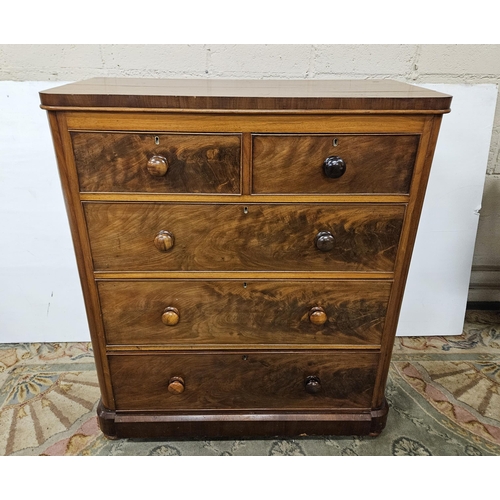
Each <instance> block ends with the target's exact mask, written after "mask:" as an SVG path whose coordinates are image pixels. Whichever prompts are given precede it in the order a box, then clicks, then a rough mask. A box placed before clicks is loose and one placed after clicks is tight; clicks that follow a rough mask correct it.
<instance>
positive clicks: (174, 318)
mask: <svg viewBox="0 0 500 500" xmlns="http://www.w3.org/2000/svg"><path fill="white" fill-rule="evenodd" d="M180 318H181V317H180V314H179V311H178V310H177V309H176V308H175V307H166V308H165V309H164V310H163V314H162V315H161V321H162V323H163V324H164V325H167V326H174V325H176V324H177V323H179V320H180Z"/></svg>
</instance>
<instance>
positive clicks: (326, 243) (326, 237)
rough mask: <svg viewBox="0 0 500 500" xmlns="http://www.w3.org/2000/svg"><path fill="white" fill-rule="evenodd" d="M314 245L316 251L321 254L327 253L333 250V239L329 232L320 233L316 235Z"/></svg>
mask: <svg viewBox="0 0 500 500" xmlns="http://www.w3.org/2000/svg"><path fill="white" fill-rule="evenodd" d="M314 243H315V245H316V248H317V249H318V250H321V251H322V252H329V251H330V250H332V249H333V245H334V243H335V238H334V237H333V234H332V233H330V231H320V232H319V233H318V234H317V235H316V238H314Z"/></svg>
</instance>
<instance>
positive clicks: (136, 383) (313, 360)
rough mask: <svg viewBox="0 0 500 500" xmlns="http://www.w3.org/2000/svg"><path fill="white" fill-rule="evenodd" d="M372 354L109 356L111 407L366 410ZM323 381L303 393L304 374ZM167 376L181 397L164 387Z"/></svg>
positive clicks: (370, 390)
mask: <svg viewBox="0 0 500 500" xmlns="http://www.w3.org/2000/svg"><path fill="white" fill-rule="evenodd" d="M377 361H378V354H377V353H355V354H353V353H348V352H330V353H323V352H322V353H319V354H318V353H313V354H312V353H307V352H305V353H294V352H282V353H269V352H266V351H259V352H251V353H248V354H246V353H244V352H237V353H211V352H202V353H199V352H198V353H196V354H194V353H185V352H184V353H175V354H148V355H144V354H135V355H133V354H123V355H112V356H109V363H110V367H111V378H112V381H113V387H114V388H115V401H116V405H117V406H116V407H117V410H194V409H204V410H208V411H209V410H242V409H249V408H252V409H254V410H258V409H277V408H286V409H290V410H291V409H301V410H313V409H320V408H330V409H334V408H369V407H370V403H371V396H372V393H373V387H374V382H375V373H376V366H377ZM310 375H314V376H317V377H319V379H320V380H321V386H322V390H321V391H320V392H319V393H317V394H309V393H308V392H306V390H305V387H304V383H305V379H306V377H308V376H310ZM172 377H182V379H183V380H184V382H185V388H184V392H182V394H175V395H174V394H171V393H169V392H168V383H169V380H170V379H171V378H172Z"/></svg>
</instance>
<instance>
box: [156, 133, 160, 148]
mask: <svg viewBox="0 0 500 500" xmlns="http://www.w3.org/2000/svg"><path fill="white" fill-rule="evenodd" d="M155 144H156V145H157V146H158V144H160V138H159V137H158V136H157V135H155Z"/></svg>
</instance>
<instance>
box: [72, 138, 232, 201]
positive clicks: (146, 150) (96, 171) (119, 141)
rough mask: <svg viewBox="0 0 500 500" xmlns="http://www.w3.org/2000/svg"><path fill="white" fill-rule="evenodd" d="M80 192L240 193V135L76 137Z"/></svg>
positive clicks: (74, 141) (74, 146) (75, 153)
mask: <svg viewBox="0 0 500 500" xmlns="http://www.w3.org/2000/svg"><path fill="white" fill-rule="evenodd" d="M71 138H72V141H73V151H74V156H75V162H76V168H77V172H78V180H79V183H80V191H84V192H90V191H94V192H147V193H228V194H235V193H239V192H240V164H241V161H240V158H241V137H240V136H239V135H204V134H157V135H155V134H137V133H129V134H127V133H105V132H102V133H101V132H99V133H98V132H72V133H71Z"/></svg>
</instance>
